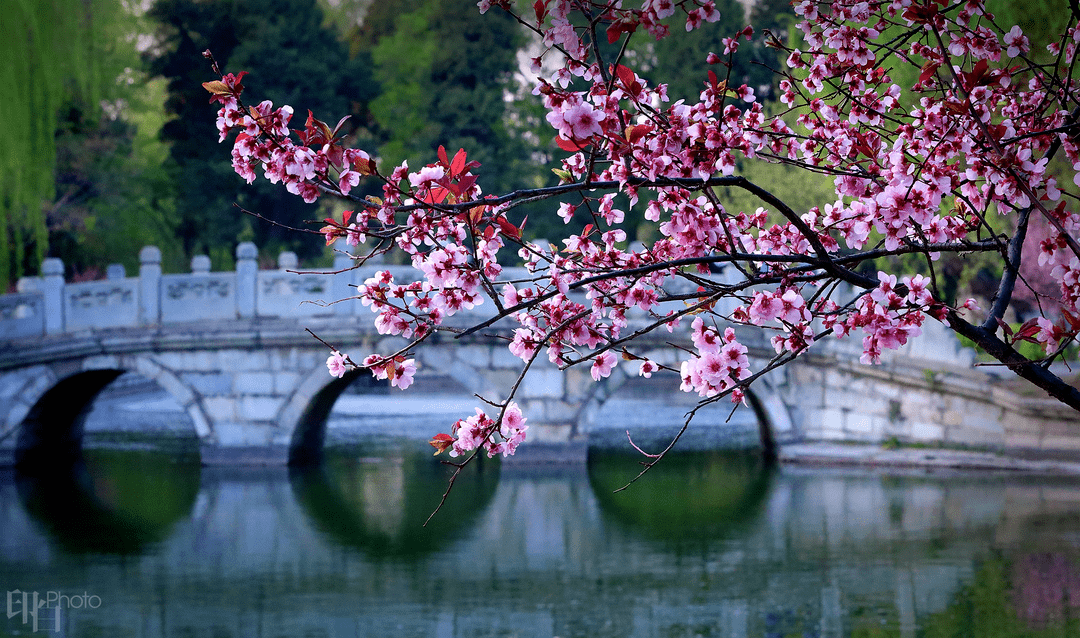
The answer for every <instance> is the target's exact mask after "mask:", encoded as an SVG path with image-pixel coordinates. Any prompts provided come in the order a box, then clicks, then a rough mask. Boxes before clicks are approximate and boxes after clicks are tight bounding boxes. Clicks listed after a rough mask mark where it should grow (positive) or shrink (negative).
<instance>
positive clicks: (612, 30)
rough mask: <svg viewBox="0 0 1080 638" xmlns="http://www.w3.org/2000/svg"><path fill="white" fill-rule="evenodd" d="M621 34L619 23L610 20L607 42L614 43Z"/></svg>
mask: <svg viewBox="0 0 1080 638" xmlns="http://www.w3.org/2000/svg"><path fill="white" fill-rule="evenodd" d="M621 36H622V25H620V24H619V23H618V22H612V23H611V26H609V27H608V28H607V43H608V44H615V43H616V42H617V41H618V40H619V37H621Z"/></svg>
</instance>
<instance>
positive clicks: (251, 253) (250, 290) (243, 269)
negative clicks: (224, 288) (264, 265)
mask: <svg viewBox="0 0 1080 638" xmlns="http://www.w3.org/2000/svg"><path fill="white" fill-rule="evenodd" d="M258 257H259V249H258V248H255V244H253V243H251V242H249V241H246V242H244V243H242V244H240V245H239V246H237V247H236V314H237V316H239V317H240V318H241V319H247V318H250V317H254V316H255V293H256V290H255V286H256V279H257V278H258V275H259V263H258V262H257V261H256V260H257V259H258Z"/></svg>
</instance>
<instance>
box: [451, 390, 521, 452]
mask: <svg viewBox="0 0 1080 638" xmlns="http://www.w3.org/2000/svg"><path fill="white" fill-rule="evenodd" d="M525 421H527V419H526V418H525V416H524V415H522V414H521V408H519V407H518V405H517V404H516V403H514V402H513V401H511V402H510V403H508V404H507V406H506V409H505V410H503V412H502V418H501V419H500V420H498V421H494V420H492V419H491V417H489V416H488V415H487V414H486V413H485V412H484V411H483V410H481V409H480V408H476V414H474V415H473V416H471V417H469V418H467V419H461V420H460V421H458V422H456V423H454V426H453V429H452V430H451V432H452V434H453V435H454V436H455V437H456V439H455V440H454V441H453V443H452V444H451V446H450V456H462V455H464V454H467V453H469V452H471V451H473V450H475V449H477V448H483V449H484V451H485V452H487V455H488V458H491V457H493V456H495V455H497V454H502V455H503V456H513V454H514V451H515V450H517V447H518V445H520V444H521V443H522V442H523V441H525V431H526V430H528V429H529V426H527V425H525Z"/></svg>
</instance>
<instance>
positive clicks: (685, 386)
mask: <svg viewBox="0 0 1080 638" xmlns="http://www.w3.org/2000/svg"><path fill="white" fill-rule="evenodd" d="M691 328H692V332H691V338H692V339H693V341H694V346H695V347H696V348H697V355H694V356H691V357H690V358H689V359H687V360H686V361H683V363H682V368H681V369H680V371H679V374H680V376H681V377H682V385H681V387H680V389H681V390H682V391H683V392H697V393H698V395H699V396H702V397H706V398H709V397H714V396H716V395H718V394H720V393H721V392H726V391H729V390H730V391H731V400H732V402H734V403H740V402H742V401H744V400H745V398H746V396H745V392H744V390H743V389H742V388H741V387H738V384H739V381H741V380H743V379H745V378H746V377H748V376H750V367H749V366H750V360H749V358H748V357H747V356H746V346H744V345H742V344H741V343H739V342H738V341H736V340H735V331H734V330H733V329H731V328H725V329H724V335H723V336H722V337H721V336H720V334H719V333H718V332H717V331H716V328H714V327H712V326H706V325H705V321H704V320H703V319H702V318H701V317H697V318H695V319H694V322H693V324H692V325H691Z"/></svg>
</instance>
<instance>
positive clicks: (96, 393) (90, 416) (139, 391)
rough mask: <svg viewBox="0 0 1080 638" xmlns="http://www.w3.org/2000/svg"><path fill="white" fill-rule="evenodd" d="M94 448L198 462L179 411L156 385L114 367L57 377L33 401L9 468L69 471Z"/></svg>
mask: <svg viewBox="0 0 1080 638" xmlns="http://www.w3.org/2000/svg"><path fill="white" fill-rule="evenodd" d="M94 449H111V450H141V451H151V450H153V451H157V452H160V453H162V454H166V455H167V456H168V457H169V458H170V459H171V461H172V462H174V463H178V462H179V463H183V462H195V463H197V462H198V451H199V445H198V435H197V433H196V431H195V426H194V424H193V422H192V420H191V418H190V417H189V416H188V414H187V412H186V411H185V410H184V408H183V407H181V406H180V404H179V403H178V402H177V401H176V399H175V398H173V396H172V395H171V394H170V393H169V392H167V391H166V390H165V389H163V388H162V387H161V386H160V385H158V383H157V382H155V381H153V380H152V379H149V378H146V377H144V376H142V375H141V374H138V373H135V372H128V371H125V370H123V369H119V368H108V369H97V370H86V371H83V372H78V373H76V374H72V375H70V376H67V377H65V378H63V379H61V380H60V381H59V382H57V383H56V384H55V385H54V386H53V387H52V388H50V389H49V390H47V391H46V392H45V393H44V394H43V395H42V396H41V397H40V398H38V400H37V401H36V402H35V403H34V405H33V407H32V408H31V409H30V410H29V412H28V413H27V415H26V417H25V418H24V419H23V421H22V424H21V426H20V428H19V434H18V436H17V439H16V448H15V465H16V467H17V468H18V469H19V471H20V472H21V473H24V474H38V473H42V472H50V471H54V470H56V469H58V468H70V467H73V466H75V465H77V464H80V463H82V462H84V461H85V460H86V453H87V451H89V450H94Z"/></svg>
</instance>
